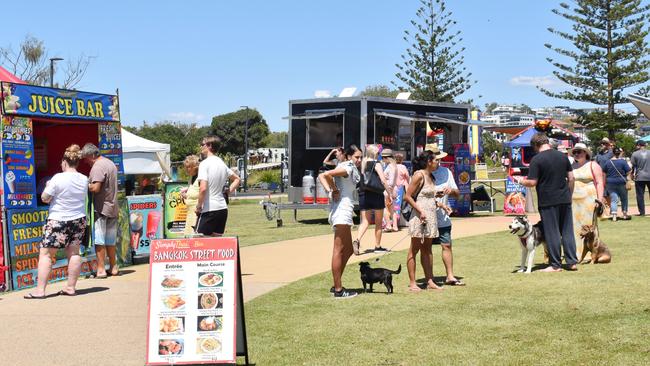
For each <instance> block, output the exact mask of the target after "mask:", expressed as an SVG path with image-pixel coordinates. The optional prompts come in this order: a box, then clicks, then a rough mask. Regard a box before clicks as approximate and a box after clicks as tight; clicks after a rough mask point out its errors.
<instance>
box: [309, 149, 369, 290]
mask: <svg viewBox="0 0 650 366" xmlns="http://www.w3.org/2000/svg"><path fill="white" fill-rule="evenodd" d="M342 158H343V161H341V162H339V165H337V167H336V168H335V169H333V170H328V171H326V172H324V173H322V174H320V175H319V176H318V179H319V180H320V182H321V184H323V188H324V189H325V191H326V192H328V194H329V195H330V199H331V202H332V203H331V207H330V215H329V221H330V224H331V225H332V226H333V227H334V249H333V251H332V277H333V279H334V286H333V287H332V288H331V289H330V292H333V293H334V297H335V298H350V297H354V296H357V293H356V292H354V291H348V290H346V289H345V288H343V285H342V284H341V277H342V276H343V270H345V265H346V264H347V262H348V259H350V256H351V255H352V253H353V250H352V215H353V214H354V191H355V190H356V186H357V183H359V181H360V179H361V176H360V174H359V170H358V168H359V165H360V164H361V150H359V148H358V147H356V146H355V145H350V146H349V147H348V148H347V149H346V150H345V153H344V156H343V157H342Z"/></svg>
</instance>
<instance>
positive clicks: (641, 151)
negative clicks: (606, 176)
mask: <svg viewBox="0 0 650 366" xmlns="http://www.w3.org/2000/svg"><path fill="white" fill-rule="evenodd" d="M636 147H637V151H635V152H634V153H633V154H632V159H631V161H632V176H633V177H634V190H635V191H636V205H637V207H638V208H639V216H645V202H644V200H643V194H644V193H645V189H646V187H647V188H648V193H650V152H648V150H646V142H645V141H643V140H639V141H637V142H636Z"/></svg>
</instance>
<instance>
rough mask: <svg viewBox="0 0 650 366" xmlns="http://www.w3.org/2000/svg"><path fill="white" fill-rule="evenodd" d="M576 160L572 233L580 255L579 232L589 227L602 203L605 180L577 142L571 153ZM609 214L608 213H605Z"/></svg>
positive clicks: (588, 152) (584, 146) (580, 242)
mask: <svg viewBox="0 0 650 366" xmlns="http://www.w3.org/2000/svg"><path fill="white" fill-rule="evenodd" d="M571 153H572V154H573V158H574V159H575V160H576V161H575V162H574V163H573V164H572V167H573V176H574V177H575V186H574V188H573V194H572V196H571V202H572V209H573V232H574V237H575V240H576V244H577V248H576V249H577V251H578V253H582V240H581V238H580V230H581V229H582V225H591V224H592V222H593V215H594V209H595V208H596V206H597V205H599V204H602V202H604V194H605V179H604V175H603V170H602V168H601V166H600V164H598V163H596V162H595V161H591V157H592V155H591V150H589V148H588V147H587V145H585V144H583V143H581V142H579V143H577V144H575V146H573V149H572V151H571ZM607 214H609V213H607Z"/></svg>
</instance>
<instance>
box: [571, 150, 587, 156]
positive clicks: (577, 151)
mask: <svg viewBox="0 0 650 366" xmlns="http://www.w3.org/2000/svg"><path fill="white" fill-rule="evenodd" d="M584 153H585V152H584V151H582V150H576V151H574V152H573V153H572V155H574V156H575V155H579V154H584Z"/></svg>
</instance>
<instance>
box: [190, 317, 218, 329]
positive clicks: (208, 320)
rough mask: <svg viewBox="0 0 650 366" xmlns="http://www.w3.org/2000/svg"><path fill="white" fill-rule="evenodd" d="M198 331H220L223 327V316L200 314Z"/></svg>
mask: <svg viewBox="0 0 650 366" xmlns="http://www.w3.org/2000/svg"><path fill="white" fill-rule="evenodd" d="M196 328H197V331H199V332H218V331H221V329H222V328H223V321H222V317H221V316H199V317H198V318H197V327H196Z"/></svg>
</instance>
